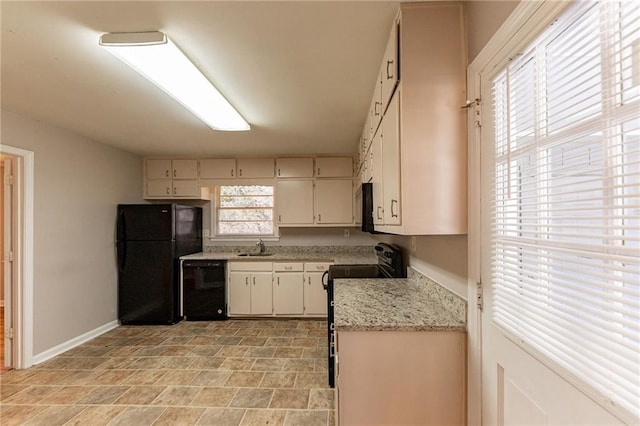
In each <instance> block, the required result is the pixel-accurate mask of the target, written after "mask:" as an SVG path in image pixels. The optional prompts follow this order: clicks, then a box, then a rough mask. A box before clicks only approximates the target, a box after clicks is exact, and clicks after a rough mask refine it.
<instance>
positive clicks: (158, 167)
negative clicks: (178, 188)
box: [146, 159, 173, 179]
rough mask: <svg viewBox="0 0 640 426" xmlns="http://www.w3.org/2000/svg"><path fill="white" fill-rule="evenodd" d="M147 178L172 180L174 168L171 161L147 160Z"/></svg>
mask: <svg viewBox="0 0 640 426" xmlns="http://www.w3.org/2000/svg"><path fill="white" fill-rule="evenodd" d="M146 167H147V172H146V177H147V179H166V178H169V179H171V177H172V174H173V173H172V168H171V160H166V159H157V160H156V159H147V160H146Z"/></svg>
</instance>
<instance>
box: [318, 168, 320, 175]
mask: <svg viewBox="0 0 640 426" xmlns="http://www.w3.org/2000/svg"><path fill="white" fill-rule="evenodd" d="M318 176H320V167H318Z"/></svg>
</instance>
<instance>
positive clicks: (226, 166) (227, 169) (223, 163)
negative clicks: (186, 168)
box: [200, 158, 236, 179]
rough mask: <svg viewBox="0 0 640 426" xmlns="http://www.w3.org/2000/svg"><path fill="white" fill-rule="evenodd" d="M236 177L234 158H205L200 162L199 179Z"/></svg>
mask: <svg viewBox="0 0 640 426" xmlns="http://www.w3.org/2000/svg"><path fill="white" fill-rule="evenodd" d="M233 177H236V160H235V158H207V159H204V160H200V178H201V179H226V178H233Z"/></svg>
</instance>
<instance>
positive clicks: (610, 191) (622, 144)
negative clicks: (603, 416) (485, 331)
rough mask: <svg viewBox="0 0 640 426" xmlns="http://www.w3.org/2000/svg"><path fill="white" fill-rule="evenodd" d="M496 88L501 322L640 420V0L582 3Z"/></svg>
mask: <svg viewBox="0 0 640 426" xmlns="http://www.w3.org/2000/svg"><path fill="white" fill-rule="evenodd" d="M492 83H493V94H492V100H493V105H492V108H493V112H494V133H495V134H494V136H495V151H494V154H495V169H494V182H493V190H494V192H493V194H492V231H491V232H492V250H493V252H492V256H493V258H492V267H493V270H492V274H493V275H492V280H493V281H492V287H491V290H492V300H493V321H494V323H495V324H496V325H497V326H498V327H499V328H501V329H502V330H504V331H505V332H506V333H507V335H509V336H511V337H512V338H513V340H515V341H516V342H517V343H518V344H520V345H521V346H523V347H525V348H526V349H529V350H532V351H534V352H535V353H536V354H537V355H539V356H541V357H543V358H544V359H545V360H546V361H547V363H548V364H549V365H551V366H552V367H553V366H556V367H559V368H558V371H562V373H563V374H564V375H565V376H567V375H569V376H570V377H571V378H572V379H573V381H574V382H577V383H578V384H579V385H580V386H582V387H583V388H584V389H586V390H587V392H589V393H590V394H591V395H592V396H593V397H594V398H595V399H596V400H598V401H600V402H601V403H602V404H603V405H605V406H607V407H608V408H609V409H611V410H612V411H614V412H615V413H617V414H619V415H620V416H621V417H623V418H624V419H627V420H629V419H631V420H630V421H633V422H634V423H635V422H638V419H639V418H640V408H639V407H640V367H639V360H640V351H639V347H640V315H639V311H640V2H631V1H622V2H615V1H603V2H585V1H580V2H576V3H575V4H574V5H572V6H570V7H569V8H568V9H567V10H566V11H565V12H564V13H563V14H562V16H560V17H559V18H558V20H557V21H555V22H554V23H553V25H551V26H550V27H549V28H548V29H547V30H546V31H544V32H543V33H542V34H541V35H540V36H539V37H538V38H537V39H536V40H535V41H534V42H533V43H532V44H531V45H530V46H529V47H528V48H527V49H525V50H524V51H523V52H522V54H519V55H517V56H516V57H514V58H512V59H511V61H510V62H509V63H508V65H507V66H505V67H504V69H502V70H500V72H499V73H498V74H497V75H496V77H495V78H494V79H493V81H492Z"/></svg>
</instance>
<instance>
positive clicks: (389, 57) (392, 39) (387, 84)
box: [380, 22, 398, 112]
mask: <svg viewBox="0 0 640 426" xmlns="http://www.w3.org/2000/svg"><path fill="white" fill-rule="evenodd" d="M380 82H381V84H380V102H381V105H382V112H384V111H385V109H386V107H387V105H388V104H389V99H390V98H391V94H392V93H393V89H395V87H396V84H397V83H398V25H397V23H395V22H394V25H393V26H392V27H391V34H390V35H389V40H388V41H387V48H386V49H385V51H384V60H383V61H382V69H381V70H380Z"/></svg>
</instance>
